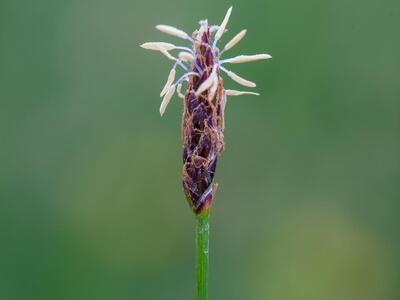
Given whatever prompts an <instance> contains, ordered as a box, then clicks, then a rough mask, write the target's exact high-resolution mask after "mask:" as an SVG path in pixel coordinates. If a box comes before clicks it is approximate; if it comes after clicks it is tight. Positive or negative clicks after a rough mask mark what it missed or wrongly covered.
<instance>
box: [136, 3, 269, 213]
mask: <svg viewBox="0 0 400 300" xmlns="http://www.w3.org/2000/svg"><path fill="white" fill-rule="evenodd" d="M231 12H232V7H231V8H229V10H228V12H227V14H226V16H225V18H224V20H223V21H222V23H221V25H219V26H216V25H214V26H209V25H208V21H207V20H204V21H200V28H199V29H198V30H196V31H195V32H194V33H193V34H192V36H191V37H190V36H189V35H188V34H187V33H185V32H184V31H182V30H179V29H177V28H175V27H172V26H168V25H158V26H156V28H157V29H158V30H160V31H162V32H164V33H167V34H170V35H173V36H176V37H179V38H182V39H185V40H187V41H189V42H190V43H191V48H188V47H181V46H175V45H173V44H170V43H164V42H151V43H144V44H143V45H141V46H142V47H143V48H145V49H149V50H156V51H160V52H161V53H162V54H164V55H165V56H166V57H168V58H169V59H171V60H173V61H175V63H174V65H173V68H172V69H171V71H170V73H169V75H168V80H167V83H166V84H165V86H164V88H163V90H162V92H161V94H160V96H161V97H164V98H163V101H162V103H161V107H160V113H161V115H163V114H164V112H165V109H166V107H167V105H168V103H169V101H170V100H171V98H172V96H173V95H174V93H175V91H176V92H177V93H178V95H179V96H180V97H181V98H183V99H184V109H183V116H182V140H183V170H182V181H183V190H184V192H185V195H186V198H187V200H188V203H189V205H190V206H191V208H192V209H193V211H194V212H195V213H196V214H203V213H208V211H209V210H210V208H211V205H212V202H213V199H214V195H215V192H216V189H217V184H216V183H214V175H215V169H216V165H217V160H218V157H219V156H220V155H221V154H222V152H223V150H224V134H223V130H224V110H225V104H226V101H227V96H238V95H242V94H251V95H258V94H257V93H253V92H241V91H235V90H226V89H224V85H223V79H222V77H221V71H223V72H225V73H226V74H227V75H228V76H229V77H230V78H231V79H232V80H234V81H235V82H237V83H239V84H241V85H243V86H246V87H255V86H256V85H255V83H253V82H251V81H248V80H246V79H244V78H242V77H240V76H238V75H236V74H235V73H233V72H231V71H229V70H227V69H225V68H224V67H223V65H224V64H226V63H233V64H236V63H243V62H249V61H255V60H260V59H269V58H271V56H270V55H268V54H256V55H240V56H237V57H233V58H228V59H225V60H221V59H220V58H221V54H222V53H224V52H225V51H228V50H229V49H231V48H232V47H233V46H234V45H236V44H237V43H238V42H239V41H240V40H241V39H242V38H243V37H244V35H245V34H246V30H242V31H241V32H239V33H238V34H237V35H236V36H235V37H233V38H232V40H231V41H229V42H228V43H227V44H226V45H225V47H224V48H223V49H222V50H220V49H219V48H218V47H217V42H218V40H219V39H220V38H221V36H222V34H223V33H224V32H225V30H226V25H227V23H228V20H229V17H230V15H231ZM171 50H181V52H180V53H179V55H178V57H175V56H173V55H171V54H170V52H169V51H171ZM188 65H189V66H188ZM177 67H181V68H182V69H183V70H184V71H185V73H184V74H183V75H182V76H181V77H180V78H179V79H178V80H177V81H175V76H176V68H177ZM183 82H187V88H186V92H185V95H183V94H182V93H181V89H182V84H183Z"/></svg>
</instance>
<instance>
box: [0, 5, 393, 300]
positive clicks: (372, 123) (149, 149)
mask: <svg viewBox="0 0 400 300" xmlns="http://www.w3.org/2000/svg"><path fill="white" fill-rule="evenodd" d="M231 4H232V3H230V2H227V1H220V2H218V3H215V2H214V1H203V2H202V5H198V3H196V2H194V1H168V2H161V1H158V2H157V1H146V2H138V1H121V0H118V1H113V2H110V1H104V0H102V1H76V0H73V1H49V0H39V1H35V2H32V3H31V2H27V3H20V2H16V1H3V2H2V3H1V4H0V22H1V24H2V25H1V26H0V65H1V68H0V104H1V109H0V123H1V126H0V138H1V139H0V140H1V148H0V158H1V169H0V236H1V244H0V266H1V267H0V299H60V300H62V299H76V300H79V299H96V300H101V299H188V298H189V299H190V298H191V297H192V295H193V290H194V276H195V274H194V271H193V267H194V260H193V255H194V239H193V234H194V228H195V222H194V220H193V216H192V213H191V212H190V210H189V209H188V207H187V204H186V203H185V199H184V196H183V195H182V188H181V151H182V149H181V141H180V131H179V130H180V119H181V113H182V103H181V100H178V99H177V98H174V99H173V100H172V101H171V103H170V106H169V107H168V110H167V112H166V113H165V115H164V117H163V118H162V119H161V118H160V117H159V113H158V107H159V103H160V99H159V97H158V96H159V87H160V86H162V84H163V83H164V82H165V77H166V76H167V71H166V70H168V69H169V66H170V62H169V61H168V60H166V59H165V58H163V57H161V56H160V55H158V54H156V53H154V55H152V53H147V52H145V51H144V50H143V49H140V48H139V45H140V44H141V43H142V42H144V41H147V40H149V39H151V40H169V41H171V39H167V38H165V37H164V36H163V34H162V33H159V32H157V31H156V30H155V29H154V27H153V26H154V25H156V24H160V23H167V24H174V25H176V26H178V27H180V28H182V29H184V30H186V31H188V32H191V31H193V30H195V29H196V27H197V26H195V25H196V24H194V23H193V20H200V19H202V18H205V17H207V18H208V19H209V21H210V23H218V22H220V19H221V14H223V13H224V12H225V11H226V8H227V7H229V5H231ZM233 5H234V8H235V10H234V13H233V18H232V19H231V22H230V24H229V32H228V34H227V35H226V36H225V37H224V38H223V41H224V42H227V41H228V40H229V38H230V37H232V35H233V34H234V33H236V32H238V31H240V30H241V29H243V28H246V29H248V30H249V32H248V35H247V36H246V37H245V40H244V41H245V43H244V42H243V43H241V44H239V45H238V46H237V47H236V48H235V49H232V53H230V54H232V56H234V55H236V54H242V53H246V50H250V51H252V53H249V54H253V53H257V52H263V51H266V52H267V53H271V54H272V55H273V57H274V58H273V60H271V61H270V62H268V64H249V65H243V66H242V65H238V66H234V67H232V70H233V71H235V72H238V73H240V74H243V76H245V77H246V78H249V79H250V80H254V81H256V82H257V83H258V90H259V91H260V92H261V96H260V97H258V98H252V97H251V96H243V97H241V98H233V99H231V101H229V100H228V104H227V108H226V116H225V119H226V123H227V124H229V126H227V129H226V131H225V141H226V151H225V153H224V156H223V158H222V159H221V161H220V164H219V167H218V175H217V177H218V178H217V181H218V182H219V183H220V184H221V189H220V190H219V192H218V194H217V197H216V199H215V203H214V208H213V216H212V220H211V226H212V228H213V230H212V235H211V243H210V253H211V257H210V260H211V269H210V287H209V288H210V299H232V300H234V299H281V300H285V299H294V298H295V299H307V300H313V299H363V300H370V299H374V300H375V299H389V300H390V299H398V296H399V292H400V291H399V285H398V282H399V279H400V271H399V270H400V268H399V267H398V266H399V265H400V254H399V253H400V251H399V250H400V239H399V228H400V218H399V217H398V211H399V209H400V205H399V201H398V200H399V196H400V185H399V184H398V182H399V179H400V156H399V152H400V140H399V138H398V133H399V129H400V122H399V115H400V103H399V95H400V84H399V78H400V57H399V56H398V53H400V40H399V39H398V36H399V28H400V24H399V19H398V15H399V11H400V3H399V2H398V1H391V0H385V1H381V2H377V1H359V0H350V1H336V2H321V1H315V0H314V1H313V0H309V1H302V2H301V3H300V2H299V3H297V2H293V1H261V0H258V1H256V0H249V1H236V2H235V3H233ZM155 7H156V8H157V9H155ZM226 84H227V85H228V86H227V87H228V88H233V89H236V88H237V86H236V85H235V84H234V83H231V82H228V81H227V83H226Z"/></svg>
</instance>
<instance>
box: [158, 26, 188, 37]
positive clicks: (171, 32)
mask: <svg viewBox="0 0 400 300" xmlns="http://www.w3.org/2000/svg"><path fill="white" fill-rule="evenodd" d="M156 28H157V29H158V30H160V31H161V32H164V33H166V34H169V35H173V36H176V37H179V38H181V39H184V40H190V39H191V38H190V36H189V35H188V34H187V33H186V32H184V31H183V30H180V29H178V28H175V27H173V26H169V25H157V26H156Z"/></svg>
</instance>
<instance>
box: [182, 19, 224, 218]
mask: <svg viewBox="0 0 400 300" xmlns="http://www.w3.org/2000/svg"><path fill="white" fill-rule="evenodd" d="M202 29H204V30H200V31H198V32H195V33H194V34H193V38H194V41H195V42H194V47H193V51H194V62H193V69H192V71H193V72H198V73H200V74H202V76H200V77H196V76H191V77H190V79H189V82H188V87H187V90H186V95H185V99H184V111H183V116H182V139H183V169H182V181H183V190H184V192H185V195H186V198H187V200H188V202H189V205H190V206H191V208H192V209H193V211H194V212H195V213H196V214H199V213H202V212H205V211H207V210H208V209H209V208H210V207H211V204H212V201H213V198H214V195H215V192H216V188H217V184H214V183H213V180H214V175H215V168H216V165H217V161H218V157H219V156H220V155H221V153H222V151H223V149H224V134H223V123H224V121H223V119H224V115H223V112H224V105H225V102H226V101H225V97H226V96H225V95H224V94H223V92H222V91H223V80H222V78H221V77H220V74H219V72H220V70H219V66H218V57H216V55H218V53H214V52H213V51H212V45H211V35H210V28H209V27H208V26H207V24H206V23H205V22H203V24H202ZM213 70H214V72H215V74H216V76H214V77H215V78H214V79H210V76H211V75H212V74H213ZM206 80H215V81H217V83H218V84H217V85H216V87H215V88H214V89H216V90H215V91H214V90H211V89H206V90H205V91H204V92H202V93H200V94H198V93H196V91H198V90H199V87H200V86H201V85H202V84H204V83H205V82H206Z"/></svg>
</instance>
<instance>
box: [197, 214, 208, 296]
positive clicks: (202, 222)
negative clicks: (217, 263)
mask: <svg viewBox="0 0 400 300" xmlns="http://www.w3.org/2000/svg"><path fill="white" fill-rule="evenodd" d="M209 220H210V215H209V214H208V213H206V214H205V215H201V214H200V215H198V216H197V228H196V276H197V295H196V300H207V291H208V243H209V237H210V223H209Z"/></svg>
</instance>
